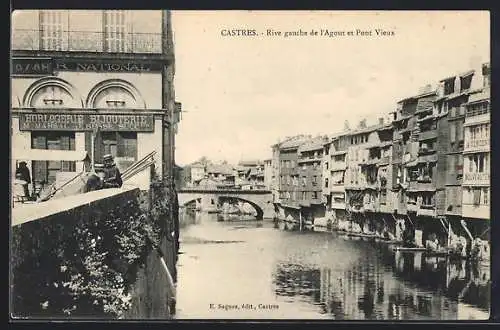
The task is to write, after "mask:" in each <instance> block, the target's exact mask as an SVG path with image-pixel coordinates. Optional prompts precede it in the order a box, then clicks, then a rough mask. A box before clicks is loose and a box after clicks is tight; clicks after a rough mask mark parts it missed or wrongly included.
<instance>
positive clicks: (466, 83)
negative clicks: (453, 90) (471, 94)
mask: <svg viewBox="0 0 500 330" xmlns="http://www.w3.org/2000/svg"><path fill="white" fill-rule="evenodd" d="M471 83H472V74H470V75H468V76H465V77H461V78H460V91H466V90H468V89H470V86H471Z"/></svg>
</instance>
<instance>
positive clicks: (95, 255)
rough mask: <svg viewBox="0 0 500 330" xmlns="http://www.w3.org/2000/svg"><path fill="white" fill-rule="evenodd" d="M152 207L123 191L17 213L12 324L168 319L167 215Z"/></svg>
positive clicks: (170, 294)
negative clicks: (47, 320) (18, 319)
mask: <svg viewBox="0 0 500 330" xmlns="http://www.w3.org/2000/svg"><path fill="white" fill-rule="evenodd" d="M147 204H148V203H147V202H146V196H144V195H142V194H141V192H140V191H139V189H137V188H122V189H106V190H99V191H94V192H89V193H86V194H82V195H79V196H70V197H63V198H60V199H57V200H51V201H47V202H43V203H39V204H31V205H22V206H20V207H19V208H17V207H16V208H14V209H13V210H12V211H13V212H12V230H11V231H12V239H11V274H12V276H11V290H12V291H11V293H12V297H13V299H12V307H11V313H12V315H13V317H68V316H72V317H75V316H76V317H79V316H84V315H92V316H93V317H97V318H110V319H115V318H118V317H121V318H125V319H130V318H131V319H135V318H169V317H170V310H169V308H170V302H171V299H172V298H175V296H174V295H175V291H173V290H172V289H173V286H169V282H170V272H171V271H170V272H169V271H168V269H166V268H165V267H164V263H163V262H162V256H160V254H159V253H158V252H157V248H159V249H160V250H164V246H165V243H164V240H165V237H166V235H165V234H164V233H165V231H167V230H166V226H165V221H164V217H165V216H166V214H165V212H164V211H165V210H163V211H162V207H159V206H157V205H156V204H153V205H151V212H147V208H146V207H147V206H148V205H147ZM143 206H144V208H143ZM167 211H168V210H167ZM162 212H163V213H162ZM162 252H163V253H162V254H163V255H164V256H166V257H168V254H167V253H166V251H162Z"/></svg>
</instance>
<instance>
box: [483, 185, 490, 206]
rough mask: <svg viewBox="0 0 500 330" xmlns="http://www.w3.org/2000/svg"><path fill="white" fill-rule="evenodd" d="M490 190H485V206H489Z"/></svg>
mask: <svg viewBox="0 0 500 330" xmlns="http://www.w3.org/2000/svg"><path fill="white" fill-rule="evenodd" d="M488 195H489V188H483V204H484V205H489V204H490V201H489V196H488Z"/></svg>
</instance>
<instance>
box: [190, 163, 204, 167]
mask: <svg viewBox="0 0 500 330" xmlns="http://www.w3.org/2000/svg"><path fill="white" fill-rule="evenodd" d="M188 166H189V167H205V165H204V164H203V163H200V162H194V163H192V164H190V165H188Z"/></svg>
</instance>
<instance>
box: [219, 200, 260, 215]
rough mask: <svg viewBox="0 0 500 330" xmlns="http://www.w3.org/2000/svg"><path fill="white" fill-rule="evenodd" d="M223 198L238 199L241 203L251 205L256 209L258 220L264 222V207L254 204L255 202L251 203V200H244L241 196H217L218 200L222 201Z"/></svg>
mask: <svg viewBox="0 0 500 330" xmlns="http://www.w3.org/2000/svg"><path fill="white" fill-rule="evenodd" d="M221 198H226V199H236V200H239V201H242V202H245V203H248V204H250V205H251V206H252V207H253V208H254V210H255V211H256V212H257V215H256V218H257V220H262V219H263V217H264V210H263V209H262V207H261V206H260V205H259V204H257V203H255V202H253V201H251V200H249V199H246V198H242V197H239V196H234V195H227V196H225V195H218V196H217V199H219V200H220V199H221Z"/></svg>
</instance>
